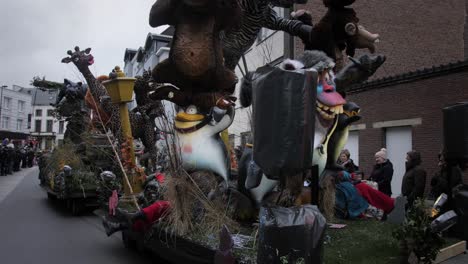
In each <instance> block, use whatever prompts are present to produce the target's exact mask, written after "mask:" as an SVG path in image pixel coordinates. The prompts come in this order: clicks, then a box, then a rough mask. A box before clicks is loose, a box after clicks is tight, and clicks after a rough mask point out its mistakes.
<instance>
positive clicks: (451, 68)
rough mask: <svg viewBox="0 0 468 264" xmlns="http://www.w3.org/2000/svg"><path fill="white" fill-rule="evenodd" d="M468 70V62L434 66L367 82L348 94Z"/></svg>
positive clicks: (355, 87) (352, 88) (349, 90)
mask: <svg viewBox="0 0 468 264" xmlns="http://www.w3.org/2000/svg"><path fill="white" fill-rule="evenodd" d="M467 70H468V60H463V61H456V62H451V63H448V64H441V65H434V66H432V67H430V68H422V69H418V70H415V71H410V72H406V73H402V74H396V75H392V76H388V77H384V78H379V79H376V80H372V81H366V82H364V83H362V84H359V85H353V86H351V87H350V88H348V90H347V93H348V94H353V93H359V92H363V91H367V90H372V89H377V88H383V87H386V86H393V85H397V84H402V83H408V82H414V81H418V80H422V79H428V78H434V77H437V76H442V75H447V74H452V73H456V72H462V71H467Z"/></svg>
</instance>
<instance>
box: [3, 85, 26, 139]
mask: <svg viewBox="0 0 468 264" xmlns="http://www.w3.org/2000/svg"><path fill="white" fill-rule="evenodd" d="M32 92H33V89H31V88H24V87H21V86H17V85H13V87H8V86H5V85H4V86H1V88H0V137H1V139H4V138H9V139H12V140H14V141H23V142H21V143H22V144H24V143H25V142H24V141H25V140H27V139H28V137H29V121H30V114H31V101H32Z"/></svg>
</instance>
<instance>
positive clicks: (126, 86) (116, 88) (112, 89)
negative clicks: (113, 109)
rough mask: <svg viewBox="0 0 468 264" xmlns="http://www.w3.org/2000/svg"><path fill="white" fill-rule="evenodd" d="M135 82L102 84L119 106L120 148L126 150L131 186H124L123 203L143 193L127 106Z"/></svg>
mask: <svg viewBox="0 0 468 264" xmlns="http://www.w3.org/2000/svg"><path fill="white" fill-rule="evenodd" d="M135 80H136V79H135V78H129V77H117V78H114V79H110V80H108V81H105V82H103V83H102V84H103V85H104V86H105V87H106V90H107V92H108V93H109V96H110V98H111V101H112V103H114V104H118V105H119V112H120V122H121V125H122V137H123V140H121V141H122V142H120V146H121V147H124V148H125V150H126V153H125V154H127V155H126V157H125V156H124V155H122V156H124V157H123V158H124V163H125V166H124V167H125V173H126V174H127V176H128V181H129V184H124V191H125V196H124V197H123V198H122V200H123V201H130V200H131V199H132V197H131V196H132V195H133V193H138V192H140V191H141V184H140V181H139V179H138V178H137V177H136V176H137V174H136V171H135V164H136V162H135V150H134V149H133V136H132V129H131V126H130V117H129V115H128V106H127V103H128V102H131V101H132V95H133V86H134V84H135ZM122 154H124V153H122ZM129 185H130V186H129ZM130 187H131V189H130ZM131 190H132V191H133V193H132V192H131Z"/></svg>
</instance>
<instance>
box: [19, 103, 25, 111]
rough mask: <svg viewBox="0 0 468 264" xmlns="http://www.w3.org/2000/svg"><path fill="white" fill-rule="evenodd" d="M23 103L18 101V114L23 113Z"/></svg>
mask: <svg viewBox="0 0 468 264" xmlns="http://www.w3.org/2000/svg"><path fill="white" fill-rule="evenodd" d="M24 104H25V102H24V101H21V100H18V112H20V113H21V112H24Z"/></svg>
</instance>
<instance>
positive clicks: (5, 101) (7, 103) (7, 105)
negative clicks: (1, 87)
mask: <svg viewBox="0 0 468 264" xmlns="http://www.w3.org/2000/svg"><path fill="white" fill-rule="evenodd" d="M3 108H4V109H10V108H11V98H10V97H6V96H5V97H3Z"/></svg>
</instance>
